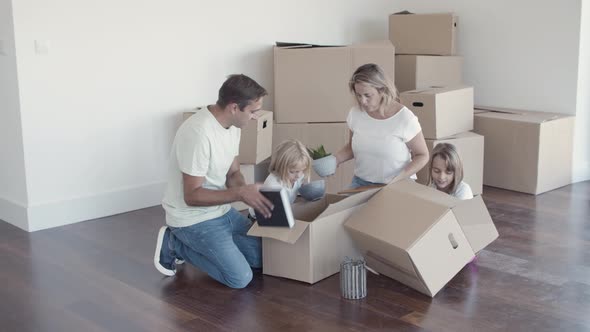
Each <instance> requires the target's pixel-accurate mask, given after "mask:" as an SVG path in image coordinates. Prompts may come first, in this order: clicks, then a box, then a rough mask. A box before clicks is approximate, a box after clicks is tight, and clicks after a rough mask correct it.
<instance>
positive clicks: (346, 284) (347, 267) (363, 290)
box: [340, 257, 367, 300]
mask: <svg viewBox="0 0 590 332" xmlns="http://www.w3.org/2000/svg"><path fill="white" fill-rule="evenodd" d="M340 294H341V295H342V297H343V298H345V299H351V300H356V299H362V298H364V297H365V296H367V268H366V264H365V261H364V260H363V259H358V260H353V259H350V258H348V257H346V258H345V259H344V262H342V263H341V264H340Z"/></svg>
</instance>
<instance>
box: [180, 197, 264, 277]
mask: <svg viewBox="0 0 590 332" xmlns="http://www.w3.org/2000/svg"><path fill="white" fill-rule="evenodd" d="M250 226H252V222H251V221H250V220H248V218H246V217H244V216H243V215H241V214H240V213H239V212H238V211H236V209H234V208H231V209H230V210H229V212H228V213H226V214H224V215H223V216H221V217H219V218H215V219H211V220H207V221H203V222H200V223H198V224H195V225H192V226H188V227H179V228H173V227H170V230H171V231H172V235H173V236H171V240H170V241H171V242H172V243H171V247H172V248H173V250H174V254H175V256H176V258H178V259H182V260H185V261H187V262H189V263H190V264H192V265H194V266H196V267H197V268H198V269H200V270H201V271H204V272H207V274H209V276H211V277H212V278H213V279H215V280H217V281H219V282H221V283H222V284H225V285H227V286H229V287H231V288H244V287H246V286H247V285H248V284H249V283H250V281H251V280H252V268H260V267H262V242H261V240H260V238H259V237H252V236H247V235H246V233H247V232H248V230H249V229H250Z"/></svg>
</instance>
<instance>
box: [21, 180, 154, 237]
mask: <svg viewBox="0 0 590 332" xmlns="http://www.w3.org/2000/svg"><path fill="white" fill-rule="evenodd" d="M165 186H166V183H164V182H158V183H152V184H147V185H142V186H137V187H131V188H124V189H120V190H116V191H111V192H107V193H101V194H96V195H92V196H87V197H79V198H74V199H70V200H63V201H57V202H51V203H45V204H39V205H32V206H29V208H28V229H27V230H28V231H29V232H34V231H38V230H42V229H47V228H53V227H58V226H64V225H69V224H73V223H77V222H81V221H86V220H91V219H96V218H102V217H107V216H112V215H114V214H119V213H124V212H129V211H133V210H138V209H143V208H147V207H150V206H155V205H160V204H161V202H162V197H163V195H164V189H165ZM162 222H163V221H162Z"/></svg>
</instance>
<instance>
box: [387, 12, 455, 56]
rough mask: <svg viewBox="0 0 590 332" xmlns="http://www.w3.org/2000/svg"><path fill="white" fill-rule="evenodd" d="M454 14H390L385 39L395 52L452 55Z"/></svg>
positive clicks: (453, 53)
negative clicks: (391, 44) (387, 38)
mask: <svg viewBox="0 0 590 332" xmlns="http://www.w3.org/2000/svg"><path fill="white" fill-rule="evenodd" d="M456 30H457V16H455V15H453V14H452V13H441V14H392V15H390V16H389V40H391V42H392V43H393V45H395V51H396V53H397V54H431V55H455V54H456V48H457V47H456V37H455V34H456Z"/></svg>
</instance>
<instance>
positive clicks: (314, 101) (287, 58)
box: [274, 40, 395, 123]
mask: <svg viewBox="0 0 590 332" xmlns="http://www.w3.org/2000/svg"><path fill="white" fill-rule="evenodd" d="M366 63H376V64H378V65H380V66H381V67H382V68H383V70H384V71H385V73H386V74H387V76H389V78H390V79H391V80H392V81H393V80H394V79H395V72H394V66H395V49H394V47H393V45H392V44H391V42H389V41H388V40H386V41H379V42H371V43H363V44H355V45H352V46H341V47H322V46H314V47H298V48H290V47H275V48H274V91H275V95H274V98H275V99H274V101H275V103H274V106H275V108H274V111H275V120H276V122H277V123H304V122H344V121H346V116H347V115H348V111H349V110H350V108H351V107H352V106H354V105H355V103H356V101H355V100H354V98H353V96H352V94H351V93H350V91H349V89H348V81H349V80H350V77H351V76H352V73H353V72H354V71H355V70H356V69H357V68H358V67H360V66H361V65H364V64H366Z"/></svg>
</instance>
